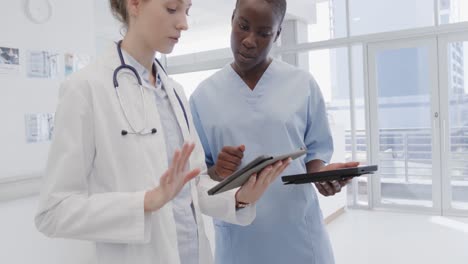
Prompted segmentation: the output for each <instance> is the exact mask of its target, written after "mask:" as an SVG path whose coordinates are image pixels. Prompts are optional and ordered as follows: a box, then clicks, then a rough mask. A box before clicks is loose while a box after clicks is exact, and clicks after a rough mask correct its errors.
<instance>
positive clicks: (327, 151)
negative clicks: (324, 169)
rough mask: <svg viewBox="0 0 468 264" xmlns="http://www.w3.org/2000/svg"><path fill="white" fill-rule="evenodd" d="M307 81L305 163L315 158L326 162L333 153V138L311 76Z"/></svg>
mask: <svg viewBox="0 0 468 264" xmlns="http://www.w3.org/2000/svg"><path fill="white" fill-rule="evenodd" d="M309 83H310V94H309V102H308V106H307V127H306V131H305V136H304V140H305V145H306V147H307V155H306V158H305V163H307V162H309V161H311V160H316V159H318V160H322V161H324V162H325V163H328V162H330V159H331V157H332V155H333V138H332V135H331V132H330V126H329V124H328V117H327V113H326V108H325V102H324V100H323V96H322V93H321V91H320V88H319V86H318V84H317V82H316V81H315V80H314V78H313V77H311V79H310V81H309Z"/></svg>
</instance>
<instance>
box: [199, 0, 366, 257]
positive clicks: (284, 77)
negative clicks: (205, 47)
mask: <svg viewBox="0 0 468 264" xmlns="http://www.w3.org/2000/svg"><path fill="white" fill-rule="evenodd" d="M285 12H286V1H285V0H238V1H237V3H236V7H235V10H234V13H233V17H232V32H231V49H232V52H233V55H234V62H232V63H231V64H229V65H227V66H225V67H224V68H223V69H222V70H221V71H219V72H217V73H216V74H214V75H213V76H211V77H210V78H208V79H207V80H205V81H204V82H203V83H202V84H200V86H199V87H198V89H197V90H196V91H195V92H194V94H193V95H192V98H191V101H190V105H191V109H192V112H193V118H194V122H195V126H196V128H197V131H198V133H199V136H200V138H201V141H202V144H203V147H204V150H205V155H206V163H207V165H208V167H209V168H210V176H211V177H212V178H215V179H223V178H225V177H226V176H228V175H230V174H231V173H232V172H234V171H235V170H236V169H238V168H239V166H241V165H245V164H246V163H248V162H249V161H251V160H252V159H254V158H255V157H257V156H258V155H261V154H272V155H278V154H283V153H287V152H291V151H294V150H297V149H299V148H300V147H306V148H307V155H306V157H305V158H303V159H297V160H294V161H293V162H292V163H291V164H290V166H289V167H288V168H287V169H286V170H285V171H284V173H283V174H285V175H287V174H298V173H305V172H306V171H307V172H314V171H319V170H330V169H336V168H344V167H354V166H357V165H358V163H356V162H350V163H338V164H330V165H328V166H325V163H327V162H329V160H330V158H331V156H332V153H333V141H332V137H331V134H330V129H329V125H328V121H327V116H326V111H325V104H324V101H323V98H322V95H321V92H320V89H319V87H318V85H317V83H316V82H315V80H314V78H313V77H312V76H311V75H310V74H309V73H308V72H305V71H302V70H300V69H298V68H295V67H293V66H290V65H288V64H286V63H283V62H281V61H278V60H274V59H272V58H271V57H269V52H270V50H271V48H272V46H273V44H274V42H275V41H276V40H277V39H278V37H279V35H280V32H281V24H282V21H283V18H284V15H285ZM345 184H346V182H324V183H321V184H316V187H317V189H318V190H319V192H320V193H321V194H323V195H325V196H328V195H334V194H335V193H337V192H339V191H340V190H341V188H342V187H343V186H344V185H345ZM322 218H323V217H322V213H321V210H320V207H319V202H318V200H317V195H316V192H315V190H314V188H313V186H312V185H311V184H303V185H289V186H284V185H283V184H282V183H281V180H279V179H277V180H276V181H275V182H274V183H272V185H271V187H270V188H269V189H268V190H267V191H266V192H265V195H264V196H263V197H262V198H261V199H260V200H259V201H258V202H257V218H256V219H255V220H254V222H253V223H252V224H251V225H250V226H238V225H233V224H229V223H226V222H223V221H217V220H216V221H215V229H216V254H215V262H216V263H218V264H234V263H242V264H249V263H252V264H258V263H269V264H275V263H278V264H280V263H281V264H283V263H293V264H302V263H303V264H306V263H307V264H312V263H316V264H332V263H334V258H333V253H332V249H331V245H330V241H329V238H328V235H327V232H326V230H325V226H324V222H323V219H322Z"/></svg>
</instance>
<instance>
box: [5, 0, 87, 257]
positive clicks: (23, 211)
mask: <svg viewBox="0 0 468 264" xmlns="http://www.w3.org/2000/svg"><path fill="white" fill-rule="evenodd" d="M23 3H24V1H22V0H21V1H19V0H15V1H11V0H0V6H2V15H1V16H0V25H2V27H0V36H1V38H0V46H1V47H12V48H19V49H20V64H21V67H20V71H19V73H18V74H16V75H0V93H1V96H0V120H2V129H1V130H0V146H1V148H0V180H1V179H2V178H3V179H5V178H10V177H14V176H18V175H25V174H40V172H41V171H42V169H43V167H44V165H45V161H46V159H47V152H48V146H49V144H48V143H40V144H26V141H25V128H24V115H25V114H26V113H53V112H54V111H55V107H56V101H57V95H58V87H59V83H60V81H61V79H63V77H62V78H57V79H31V78H27V77H26V64H25V62H26V57H25V55H26V51H27V50H44V51H52V52H59V53H60V54H61V58H62V60H63V54H64V53H66V52H71V53H77V54H87V55H90V56H94V54H95V47H96V37H95V31H94V30H95V29H94V12H93V10H94V1H93V0H80V1H76V0H51V3H52V6H53V14H52V17H51V19H50V21H49V22H47V23H45V24H42V25H38V24H34V23H32V22H30V21H29V20H28V19H27V18H26V16H25V15H24V12H23ZM61 69H62V71H63V61H62V65H61ZM62 73H63V72H62ZM0 190H1V189H0ZM0 196H1V194H0ZM37 200H38V199H37V197H31V198H27V199H22V200H16V201H11V202H7V203H0V223H1V225H0V263H11V264H16V263H21V264H23V263H48V264H54V263H57V264H58V263H76V264H78V263H80V264H82V263H85V264H86V263H89V259H90V256H92V254H93V253H92V252H93V250H94V249H93V247H92V246H91V244H89V243H87V242H78V241H65V240H59V239H57V240H52V239H48V238H45V237H44V236H42V235H41V234H40V233H39V232H37V231H36V229H35V227H34V220H33V217H34V213H35V211H36V207H37Z"/></svg>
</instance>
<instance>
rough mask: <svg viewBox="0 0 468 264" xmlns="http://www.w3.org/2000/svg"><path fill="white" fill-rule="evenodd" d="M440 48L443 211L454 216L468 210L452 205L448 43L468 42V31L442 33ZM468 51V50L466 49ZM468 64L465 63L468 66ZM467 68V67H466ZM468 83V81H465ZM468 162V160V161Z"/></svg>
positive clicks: (465, 213)
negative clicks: (455, 207)
mask: <svg viewBox="0 0 468 264" xmlns="http://www.w3.org/2000/svg"><path fill="white" fill-rule="evenodd" d="M438 40H439V41H438V44H439V45H438V46H439V47H438V48H439V65H440V67H439V76H440V83H439V87H440V110H441V111H440V127H441V134H440V141H441V142H442V148H441V153H442V155H441V165H442V167H441V168H442V171H441V172H442V174H441V175H443V176H442V213H443V214H444V215H452V216H468V211H464V210H460V209H454V208H453V207H452V206H451V202H452V188H451V179H450V170H449V161H450V160H449V156H450V150H449V147H448V146H450V131H449V123H448V122H449V120H450V118H449V114H450V113H449V93H448V87H447V86H448V84H449V80H448V78H449V73H448V68H449V66H448V56H447V47H448V44H450V43H453V42H468V31H466V32H463V33H447V34H441V35H440V36H439V37H438ZM466 52H468V51H466ZM467 66H468V65H465V67H467ZM465 70H467V69H465ZM465 81H468V80H465ZM465 85H468V83H465ZM467 162H468V161H467Z"/></svg>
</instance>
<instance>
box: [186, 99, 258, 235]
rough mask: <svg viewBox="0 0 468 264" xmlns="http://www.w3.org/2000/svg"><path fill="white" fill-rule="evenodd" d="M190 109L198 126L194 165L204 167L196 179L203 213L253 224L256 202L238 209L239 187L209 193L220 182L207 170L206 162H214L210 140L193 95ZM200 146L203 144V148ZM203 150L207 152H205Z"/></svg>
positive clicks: (240, 222)
mask: <svg viewBox="0 0 468 264" xmlns="http://www.w3.org/2000/svg"><path fill="white" fill-rule="evenodd" d="M190 109H191V113H189V114H190V116H192V115H193V116H192V120H193V122H194V123H195V127H196V130H195V131H191V133H192V134H193V137H194V140H195V142H196V147H195V151H194V152H195V153H194V154H192V156H194V155H195V160H198V164H194V165H195V167H199V168H203V169H204V171H202V173H201V174H200V176H199V177H197V180H196V183H197V191H198V200H199V204H200V209H201V211H202V213H203V214H206V215H208V216H211V217H213V218H216V219H219V220H222V221H225V222H228V223H232V224H236V225H242V226H245V225H249V224H251V223H252V222H253V220H254V219H255V216H256V208H255V204H251V205H249V206H247V207H245V208H243V209H240V210H237V209H236V199H235V195H236V191H237V189H234V190H230V191H227V192H223V193H220V194H216V195H213V196H211V195H208V190H209V189H211V188H212V187H214V186H215V185H216V184H218V182H217V181H214V180H212V179H211V178H210V176H209V175H208V171H207V170H206V166H205V164H206V165H208V166H213V164H214V163H213V159H212V158H211V153H210V152H209V146H208V141H207V140H206V137H205V133H204V132H203V126H202V123H201V120H200V118H199V116H198V112H197V108H196V105H195V102H194V98H193V97H192V98H191V100H190ZM197 131H200V134H197ZM200 146H203V148H202V147H200ZM203 150H205V151H207V152H205V154H204V153H203ZM206 153H208V154H206ZM197 157H205V161H203V159H198V158H197Z"/></svg>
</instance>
